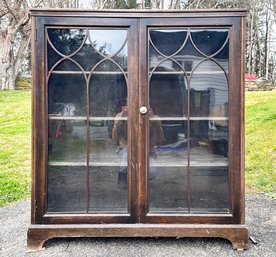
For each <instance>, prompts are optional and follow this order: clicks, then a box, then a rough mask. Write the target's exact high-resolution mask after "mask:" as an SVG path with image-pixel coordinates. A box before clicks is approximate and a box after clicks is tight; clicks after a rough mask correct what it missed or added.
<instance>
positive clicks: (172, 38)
mask: <svg viewBox="0 0 276 257" xmlns="http://www.w3.org/2000/svg"><path fill="white" fill-rule="evenodd" d="M186 37H187V30H151V31H150V38H151V41H152V43H153V45H154V46H155V47H156V48H157V50H158V51H159V52H161V53H162V54H164V55H166V56H170V55H172V54H174V53H176V52H177V51H178V50H179V49H180V48H181V46H182V45H183V44H184V42H185V39H186Z"/></svg>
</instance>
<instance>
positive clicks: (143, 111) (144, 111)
mask: <svg viewBox="0 0 276 257" xmlns="http://www.w3.org/2000/svg"><path fill="white" fill-rule="evenodd" d="M147 111H148V109H147V107H146V106H141V107H140V113H141V114H146V113H147Z"/></svg>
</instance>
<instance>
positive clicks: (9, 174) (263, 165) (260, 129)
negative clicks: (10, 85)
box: [0, 91, 276, 206]
mask: <svg viewBox="0 0 276 257" xmlns="http://www.w3.org/2000/svg"><path fill="white" fill-rule="evenodd" d="M30 158H31V92H30V91H0V206H4V205H6V204H8V203H10V202H13V201H16V200H19V199H24V198H26V197H29V196H30V184H31V183H30V177H31V160H30ZM245 159H246V185H247V186H246V189H247V193H253V192H265V193H267V194H269V195H270V196H272V197H276V193H275V192H276V188H275V187H276V91H272V92H247V93H246V158H245Z"/></svg>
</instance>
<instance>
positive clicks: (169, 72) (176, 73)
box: [149, 71, 225, 76]
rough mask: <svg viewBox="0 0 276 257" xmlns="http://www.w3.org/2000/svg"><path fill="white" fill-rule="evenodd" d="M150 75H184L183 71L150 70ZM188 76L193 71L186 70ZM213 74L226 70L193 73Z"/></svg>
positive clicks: (194, 73) (222, 72)
mask: <svg viewBox="0 0 276 257" xmlns="http://www.w3.org/2000/svg"><path fill="white" fill-rule="evenodd" d="M149 74H150V75H155V74H158V75H184V72H183V71H154V72H152V71H150V72H149ZM186 74H187V75H188V76H190V75H191V72H186ZM211 74H225V73H224V71H195V72H193V75H211Z"/></svg>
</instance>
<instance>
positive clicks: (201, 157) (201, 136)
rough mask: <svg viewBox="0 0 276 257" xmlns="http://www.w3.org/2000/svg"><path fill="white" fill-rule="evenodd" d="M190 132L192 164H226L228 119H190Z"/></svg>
mask: <svg viewBox="0 0 276 257" xmlns="http://www.w3.org/2000/svg"><path fill="white" fill-rule="evenodd" d="M190 134H191V139H190V145H191V150H190V159H191V164H192V165H196V166H198V165H205V166H206V165H208V166H210V165H218V166H219V165H220V166H227V165H228V158H227V157H228V121H226V120H215V121H214V120H201V121H191V123H190Z"/></svg>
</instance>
